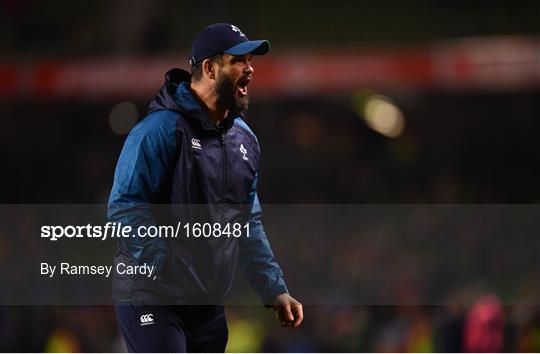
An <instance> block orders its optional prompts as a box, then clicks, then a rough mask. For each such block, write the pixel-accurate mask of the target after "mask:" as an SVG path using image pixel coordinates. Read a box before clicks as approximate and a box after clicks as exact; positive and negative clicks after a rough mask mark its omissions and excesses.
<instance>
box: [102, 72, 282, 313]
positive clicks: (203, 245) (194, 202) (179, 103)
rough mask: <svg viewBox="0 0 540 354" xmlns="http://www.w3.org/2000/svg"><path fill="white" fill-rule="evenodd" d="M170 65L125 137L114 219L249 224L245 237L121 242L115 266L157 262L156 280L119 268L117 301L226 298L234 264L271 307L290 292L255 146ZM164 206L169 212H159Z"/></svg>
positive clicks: (135, 223)
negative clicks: (262, 201) (219, 120)
mask: <svg viewBox="0 0 540 354" xmlns="http://www.w3.org/2000/svg"><path fill="white" fill-rule="evenodd" d="M189 81H190V75H189V73H187V72H186V71H183V70H180V69H173V70H171V71H169V72H168V73H167V75H166V81H165V85H164V86H163V88H162V89H161V90H160V92H159V93H158V95H157V97H156V99H155V100H154V101H153V102H152V103H151V104H150V107H149V108H150V110H149V114H148V116H147V117H145V118H144V119H143V120H141V121H140V122H139V123H138V124H137V125H136V126H135V127H134V128H133V130H132V131H131V132H130V134H129V135H128V137H127V139H126V141H125V143H124V147H123V149H122V152H121V154H120V157H119V159H118V164H117V166H116V172H115V175H114V183H113V187H112V191H111V194H110V197H109V204H108V218H109V220H111V221H115V222H117V223H118V222H121V223H122V225H130V226H132V227H133V228H134V229H135V228H137V227H139V226H141V225H144V226H151V225H159V224H161V223H172V222H174V223H176V222H178V221H181V222H183V223H187V222H191V223H193V222H201V223H205V222H206V223H215V222H217V223H242V224H245V223H249V237H245V236H242V237H239V238H236V237H209V238H205V237H199V238H193V237H191V238H187V237H181V236H179V237H177V238H157V237H156V238H148V237H146V238H140V237H132V238H126V239H122V240H121V241H120V242H119V245H118V249H117V252H116V255H115V263H119V262H123V263H126V264H128V265H143V264H145V263H146V264H147V265H148V266H155V269H156V271H155V272H156V273H157V274H158V276H157V277H153V279H151V278H147V277H144V276H141V277H138V276H135V275H119V274H115V276H114V278H113V299H114V300H115V301H124V300H132V301H142V302H148V303H168V304H195V303H206V304H210V303H212V304H220V303H222V302H223V301H224V300H225V298H226V297H227V295H228V294H229V293H230V290H231V287H232V284H233V280H234V276H235V273H236V270H237V265H238V264H240V268H241V270H242V272H243V274H244V276H245V277H246V278H247V280H248V282H249V283H250V285H251V286H252V287H253V289H254V290H255V291H256V292H257V293H258V294H259V296H260V297H261V299H262V301H263V302H264V303H265V304H269V303H270V301H271V300H272V298H274V297H275V296H277V295H279V294H282V293H285V292H287V288H286V285H285V281H284V278H283V273H282V271H281V268H280V267H279V265H278V264H277V262H276V259H275V257H274V254H273V253H272V250H271V248H270V245H269V243H268V239H267V237H266V234H265V231H264V228H263V225H262V223H261V207H260V205H259V200H258V197H257V191H256V185H257V166H258V162H259V144H258V141H257V138H256V137H255V135H254V134H253V132H252V131H251V130H250V129H249V127H248V126H247V125H246V123H245V122H244V121H243V120H242V119H241V118H240V117H238V118H235V119H226V120H225V121H224V122H223V124H222V125H221V126H220V127H216V126H214V125H213V124H212V123H211V122H210V120H209V118H208V116H207V115H206V113H205V111H204V109H203V108H202V107H201V105H200V104H199V103H198V102H197V100H196V98H195V97H194V96H193V94H192V92H191V90H190V86H189V85H190V84H189ZM163 209H166V212H163Z"/></svg>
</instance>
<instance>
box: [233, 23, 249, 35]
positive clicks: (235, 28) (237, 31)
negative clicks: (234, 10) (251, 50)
mask: <svg viewBox="0 0 540 354" xmlns="http://www.w3.org/2000/svg"><path fill="white" fill-rule="evenodd" d="M231 29H232V30H233V32H236V33H238V35H239V36H240V37H245V36H246V35H245V34H244V33H242V31H240V28H238V27H236V26H235V25H231Z"/></svg>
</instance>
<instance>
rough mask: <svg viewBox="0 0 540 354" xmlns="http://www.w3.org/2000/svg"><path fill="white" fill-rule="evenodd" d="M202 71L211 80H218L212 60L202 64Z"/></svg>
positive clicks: (204, 61) (206, 60)
mask: <svg viewBox="0 0 540 354" xmlns="http://www.w3.org/2000/svg"><path fill="white" fill-rule="evenodd" d="M202 69H203V72H204V74H205V75H206V76H208V78H209V79H210V80H214V79H215V78H216V73H215V71H214V65H213V63H212V61H211V60H210V59H204V60H203V62H202Z"/></svg>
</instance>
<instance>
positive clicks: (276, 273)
mask: <svg viewBox="0 0 540 354" xmlns="http://www.w3.org/2000/svg"><path fill="white" fill-rule="evenodd" d="M249 199H250V207H251V210H250V213H249V215H248V222H249V237H246V236H247V235H244V237H241V238H240V268H241V270H242V273H243V274H244V276H245V277H246V279H247V280H248V282H249V284H250V285H251V287H252V288H253V290H255V292H256V293H257V294H258V295H259V296H260V298H261V300H262V301H263V303H264V304H265V305H270V303H271V301H272V299H273V298H274V297H276V296H277V295H280V294H283V293H287V292H288V290H287V286H286V284H285V279H284V277H283V271H282V270H281V267H280V266H279V264H278V263H277V260H276V258H275V256H274V253H273V252H272V249H271V248H270V243H269V242H268V238H267V237H266V233H265V231H264V227H263V224H262V221H261V215H262V209H261V206H260V203H259V198H258V196H257V176H255V180H254V182H253V187H252V190H251V193H250V198H249Z"/></svg>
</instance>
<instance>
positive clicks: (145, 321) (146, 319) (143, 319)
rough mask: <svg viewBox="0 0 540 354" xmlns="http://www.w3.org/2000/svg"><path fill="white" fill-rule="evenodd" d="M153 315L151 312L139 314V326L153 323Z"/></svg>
mask: <svg viewBox="0 0 540 354" xmlns="http://www.w3.org/2000/svg"><path fill="white" fill-rule="evenodd" d="M153 316H154V315H153V314H151V313H147V314H145V315H141V318H140V319H141V326H146V325H150V324H154V319H153V318H152V317H153Z"/></svg>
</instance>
